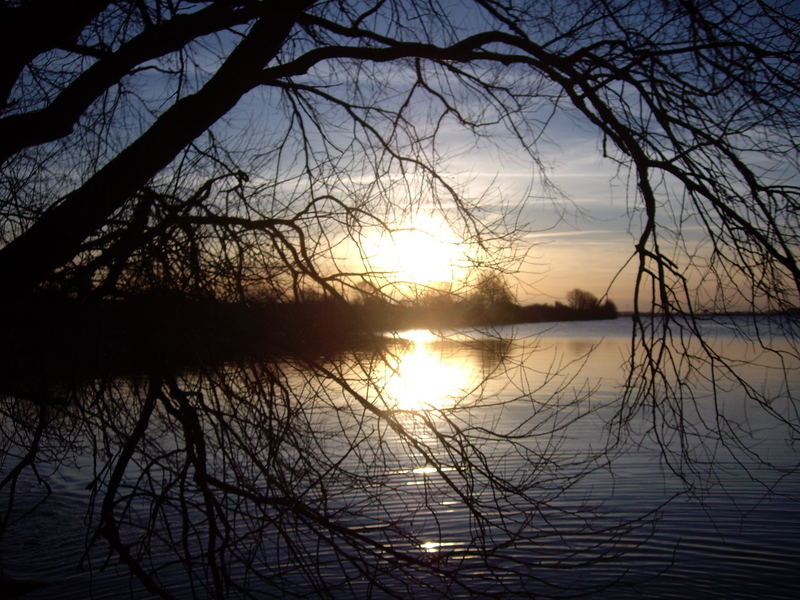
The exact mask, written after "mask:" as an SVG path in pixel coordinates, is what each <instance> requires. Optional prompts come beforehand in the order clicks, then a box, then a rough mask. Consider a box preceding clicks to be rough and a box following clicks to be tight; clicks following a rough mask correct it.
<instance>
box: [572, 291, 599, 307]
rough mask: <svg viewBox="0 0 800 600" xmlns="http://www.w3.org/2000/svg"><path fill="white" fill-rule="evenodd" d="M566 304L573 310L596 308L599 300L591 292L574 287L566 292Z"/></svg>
mask: <svg viewBox="0 0 800 600" xmlns="http://www.w3.org/2000/svg"><path fill="white" fill-rule="evenodd" d="M567 306H569V307H570V308H574V309H575V310H596V309H597V308H599V307H600V300H598V299H597V296H595V295H594V294H592V293H591V292H587V291H586V290H581V289H578V288H575V289H574V290H570V291H569V292H567Z"/></svg>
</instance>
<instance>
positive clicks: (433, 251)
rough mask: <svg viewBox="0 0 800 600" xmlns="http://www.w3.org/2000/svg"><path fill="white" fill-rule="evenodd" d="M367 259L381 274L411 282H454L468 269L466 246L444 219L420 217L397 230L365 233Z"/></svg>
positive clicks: (389, 278)
mask: <svg viewBox="0 0 800 600" xmlns="http://www.w3.org/2000/svg"><path fill="white" fill-rule="evenodd" d="M362 250H363V253H364V258H365V262H366V263H367V264H368V266H369V267H370V268H371V269H373V270H374V271H376V272H378V273H379V274H380V275H381V277H383V278H385V279H386V280H388V281H390V282H394V283H405V284H409V285H411V286H415V285H416V286H426V285H427V286H433V285H436V284H440V283H444V282H447V283H449V282H451V281H453V280H455V279H457V278H458V277H460V276H461V272H462V271H463V270H464V267H463V263H464V248H463V245H461V244H460V243H459V240H458V238H457V237H456V235H455V234H454V233H453V231H452V230H451V229H450V227H449V226H448V225H447V224H446V223H445V222H444V221H436V220H434V219H432V218H425V219H416V220H415V221H414V222H413V223H410V224H408V225H406V226H403V227H400V228H398V229H396V230H394V231H391V232H389V231H380V232H378V231H376V232H373V233H371V234H369V235H367V236H366V237H365V239H364V240H363V245H362Z"/></svg>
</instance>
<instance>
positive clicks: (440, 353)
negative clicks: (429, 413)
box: [381, 330, 479, 411]
mask: <svg viewBox="0 0 800 600" xmlns="http://www.w3.org/2000/svg"><path fill="white" fill-rule="evenodd" d="M402 339H403V340H405V341H406V342H407V344H406V345H405V346H402V347H400V348H399V349H398V350H397V352H396V354H395V357H394V360H392V361H390V364H389V365H388V366H387V369H386V372H385V376H384V378H383V381H382V382H381V384H382V392H383V395H384V398H385V400H386V402H387V403H389V404H390V406H391V407H392V408H395V409H398V410H406V411H420V410H430V409H442V408H447V407H449V406H452V405H453V404H454V403H455V402H457V401H458V399H459V398H461V397H463V396H464V395H465V394H467V393H468V392H469V390H470V389H471V388H472V387H474V385H475V383H476V381H477V379H478V376H479V375H478V372H479V366H478V365H476V364H474V362H475V361H474V358H472V357H470V356H469V355H468V354H466V353H463V352H461V353H457V352H449V353H448V352H447V351H446V349H445V348H443V347H436V345H435V342H436V341H437V340H439V338H438V337H437V336H436V335H434V334H432V333H431V332H429V331H424V330H415V331H411V332H406V333H404V334H403V336H402Z"/></svg>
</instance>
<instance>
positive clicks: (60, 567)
mask: <svg viewBox="0 0 800 600" xmlns="http://www.w3.org/2000/svg"><path fill="white" fill-rule="evenodd" d="M740 325H742V326H744V327H749V325H748V324H747V323H745V322H742V323H740ZM760 325H762V326H764V325H769V327H770V328H771V330H772V331H773V333H772V334H771V338H770V340H769V342H770V343H769V344H767V345H769V346H770V347H771V348H773V349H775V350H777V352H766V353H765V352H763V351H762V350H761V348H760V347H756V346H752V345H749V344H747V343H745V341H743V340H742V339H741V337H739V336H737V335H734V334H733V333H732V332H731V330H730V329H728V328H726V327H725V326H721V325H718V324H711V323H709V324H707V325H706V326H705V331H706V333H708V334H709V336H710V337H709V339H710V340H711V344H712V347H713V348H714V349H717V350H719V351H724V352H725V354H726V356H727V357H728V358H729V359H734V360H735V361H737V362H736V364H735V368H734V369H733V370H732V371H731V372H726V371H725V370H724V369H722V368H720V366H719V365H718V364H714V365H711V366H709V365H706V366H704V367H703V368H698V369H695V370H692V369H691V368H690V367H689V366H688V365H683V364H680V365H678V366H679V368H677V372H678V374H676V375H675V379H674V380H671V381H670V382H668V384H667V385H669V384H680V385H682V386H683V388H680V385H679V386H678V387H679V389H683V390H684V393H683V396H682V397H681V398H680V399H673V400H671V401H670V402H668V403H651V404H647V403H646V402H642V404H641V405H640V406H634V404H635V402H634V400H631V401H630V402H631V406H628V405H623V404H621V400H620V398H621V397H622V396H623V391H624V386H625V384H626V374H627V369H626V367H625V364H626V363H625V361H626V358H627V357H628V356H629V355H630V352H631V342H630V332H631V322H630V320H628V319H618V320H615V321H603V322H591V323H563V324H555V325H526V326H518V327H515V328H513V329H512V328H508V329H503V330H500V331H498V332H496V334H499V335H496V334H495V333H492V334H491V335H490V334H487V333H486V332H483V333H480V332H451V333H450V334H449V335H448V336H447V337H444V338H443V337H441V336H438V335H434V334H431V333H430V332H424V331H416V332H406V333H403V334H400V336H399V337H398V339H397V340H396V342H395V343H394V344H393V345H392V346H391V349H390V352H389V354H388V356H386V355H381V356H379V355H377V354H367V353H358V354H353V355H349V356H346V357H341V358H340V359H337V360H330V359H328V360H325V361H321V362H320V363H319V364H317V365H314V366H313V369H312V368H311V367H310V366H308V365H295V364H285V365H278V366H275V365H273V366H270V365H260V366H252V365H250V366H248V367H246V368H244V367H243V368H233V367H231V368H228V369H225V370H220V371H217V372H213V373H200V374H198V373H192V374H184V375H182V376H181V378H180V379H179V380H178V381H179V384H180V390H179V391H175V390H172V391H171V392H169V393H168V392H164V397H163V398H161V399H160V400H159V399H156V400H155V401H154V403H153V406H154V407H155V408H152V414H151V413H147V414H148V415H149V417H148V418H149V420H148V421H147V425H146V428H143V431H144V433H143V435H142V436H140V437H139V438H137V439H136V440H134V441H135V442H136V443H135V444H133V443H131V444H129V446H130V447H128V448H127V451H128V454H126V444H128V442H129V441H130V440H132V439H133V438H134V437H135V434H134V432H135V431H137V423H141V422H143V420H142V418H141V415H142V414H145V413H146V407H147V399H146V396H147V391H146V388H147V383H146V382H93V384H91V385H89V386H86V387H85V388H84V389H82V390H80V395H79V398H77V399H72V400H71V402H69V403H67V405H66V406H64V407H62V408H60V409H59V410H53V411H52V412H53V413H55V414H50V415H48V420H47V426H46V427H44V428H43V430H42V432H43V433H42V435H41V436H40V437H39V442H38V446H37V448H38V453H37V465H38V467H37V471H36V472H34V471H33V470H32V469H31V468H30V467H28V468H26V469H24V470H23V471H22V473H21V475H20V477H19V478H18V480H17V483H16V486H15V487H14V488H13V492H14V496H13V500H14V501H13V504H12V503H11V502H10V498H11V496H10V491H11V485H10V484H8V483H7V484H6V486H5V487H4V488H3V490H2V492H3V495H2V500H1V501H2V503H3V505H2V507H0V508H2V513H3V516H4V519H6V523H7V525H6V527H5V530H4V531H3V534H2V537H0V565H2V576H3V577H4V578H6V579H13V580H17V581H25V582H29V583H35V584H41V585H40V586H39V587H35V588H34V589H33V590H32V591H29V592H28V593H26V595H24V596H23V597H26V598H27V597H29V598H49V597H85V596H88V595H89V594H91V597H96V598H105V597H120V596H122V597H128V596H131V597H150V596H151V595H152V594H151V591H152V590H150V591H148V590H147V589H145V585H144V584H142V581H141V578H139V579H137V578H133V577H131V575H130V571H131V569H129V568H128V567H127V566H124V565H120V562H127V563H128V564H133V565H134V570H136V569H137V568H138V569H141V571H142V572H144V573H146V576H145V580H147V581H149V582H150V583H151V584H152V585H154V586H156V587H158V589H159V590H160V591H161V592H162V593H164V594H165V595H167V594H168V595H171V596H174V597H215V596H218V595H219V594H220V591H221V590H222V591H223V592H224V594H225V595H228V596H231V597H237V596H240V595H247V594H248V593H252V594H253V595H254V596H256V597H273V596H274V597H359V598H360V597H370V596H372V597H376V598H382V597H391V596H395V595H405V596H408V597H415V598H425V597H431V598H434V597H470V596H483V595H492V594H497V593H503V594H504V595H508V596H510V597H513V596H515V595H518V596H520V597H528V596H529V595H530V594H536V595H539V594H541V595H546V596H556V597H569V596H573V595H575V594H584V595H588V596H590V597H608V598H620V597H623V598H627V597H631V598H634V597H636V598H638V597H648V598H672V597H675V598H685V597H719V598H751V597H756V596H758V597H772V598H795V597H797V596H798V594H800V503H798V500H800V473H798V470H797V468H798V464H800V462H799V461H798V459H800V451H798V448H797V444H796V442H797V437H798V434H797V427H798V416H797V414H796V413H795V412H794V411H795V407H796V404H795V403H794V402H793V400H792V394H793V393H797V391H798V390H800V373H798V366H800V365H798V364H796V361H795V360H794V359H792V358H791V356H790V355H788V354H781V352H780V351H781V350H788V349H789V348H790V347H789V345H788V342H787V341H786V338H785V337H784V335H783V333H782V332H781V329H780V323H779V322H778V321H777V320H773V321H769V320H762V322H761V323H760ZM682 350H683V352H684V354H686V355H688V354H691V353H692V352H695V351H697V347H696V345H695V342H694V341H693V340H691V339H688V340H685V346H684V347H683V349H682ZM678 362H679V363H680V362H682V361H681V360H680V359H679V360H678ZM736 377H743V378H746V380H747V381H748V382H750V383H751V384H752V386H753V388H752V389H751V390H750V393H751V394H753V395H758V397H759V398H762V399H763V401H764V404H763V405H758V404H757V402H756V401H755V400H753V399H751V398H748V397H747V393H746V390H744V391H743V390H742V388H741V387H740V386H738V385H737V384H736ZM712 379H713V381H714V382H715V383H716V393H715V394H714V393H712V391H711V390H712V386H711V385H710V384H709V382H710V381H711V380H712ZM265 382H266V383H265ZM634 383H636V382H634ZM165 386H166V384H165ZM178 392H181V393H178ZM170 394H171V395H170ZM655 396H656V397H658V394H656V395H655ZM664 396H665V397H667V394H666V393H665V395H664ZM153 398H156V396H153ZM167 398H169V400H168V399H167ZM161 407H163V410H162V409H161ZM3 410H4V416H3V426H2V431H3V443H4V446H3V450H4V453H5V460H4V461H3V463H2V471H1V472H0V474H1V475H2V477H6V476H7V475H8V474H9V473H10V472H11V469H13V467H14V465H15V464H17V463H18V461H19V459H20V457H22V456H24V455H25V453H26V451H27V449H29V448H30V447H31V445H32V440H35V439H36V432H37V422H38V421H37V420H36V419H37V409H36V408H35V407H34V406H33V405H28V404H26V403H25V402H19V401H12V400H6V401H4V404H3ZM193 428H195V429H193ZM200 439H202V440H203V441H202V444H200V443H198V441H197V440H200ZM123 456H127V457H128V459H129V460H128V462H126V463H124V464H123V466H122V467H117V465H119V464H120V462H121V460H120V457H123ZM197 456H203V457H205V460H204V461H201V462H202V464H201V462H198V461H197V459H196V457H197ZM115 469H116V470H115ZM37 474H38V476H40V479H37ZM115 477H116V479H115ZM115 482H116V483H115ZM47 486H49V488H50V493H49V494H48V493H46V488H47ZM109 490H111V493H109ZM112 500H113V502H112ZM109 515H113V518H112V522H114V523H116V524H117V525H118V526H117V530H116V531H117V535H118V536H119V538H120V539H121V540H122V542H123V543H124V545H125V548H127V550H126V552H129V556H128V557H127V558H126V559H125V560H123V561H121V560H120V552H119V550H118V549H111V550H110V549H109V547H110V546H113V543H110V542H109V538H108V537H104V536H94V534H93V532H94V531H96V530H97V527H98V525H99V524H101V523H103V522H104V521H103V519H104V518H111V517H109ZM87 548H88V549H87ZM209 557H212V558H210V559H209ZM231 582H233V583H232V584H231Z"/></svg>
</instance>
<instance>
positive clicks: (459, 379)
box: [376, 329, 483, 554]
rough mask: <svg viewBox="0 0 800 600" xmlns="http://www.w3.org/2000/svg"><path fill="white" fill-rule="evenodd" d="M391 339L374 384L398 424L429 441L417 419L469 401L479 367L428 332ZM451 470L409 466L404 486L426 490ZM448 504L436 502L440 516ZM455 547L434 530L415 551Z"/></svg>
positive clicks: (433, 551) (459, 348)
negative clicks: (392, 347) (439, 474)
mask: <svg viewBox="0 0 800 600" xmlns="http://www.w3.org/2000/svg"><path fill="white" fill-rule="evenodd" d="M397 338H398V344H397V349H396V351H395V352H394V353H393V356H392V358H390V360H389V361H388V364H387V365H386V369H385V371H384V372H383V377H382V378H380V379H379V381H377V382H376V383H377V385H378V386H379V387H380V389H382V395H383V398H384V401H385V402H386V403H387V405H388V406H389V407H390V408H392V409H393V410H396V411H399V413H401V414H399V415H398V416H399V417H400V419H401V421H402V422H403V423H404V425H405V426H407V427H409V429H411V430H413V431H415V432H416V433H417V434H418V435H420V436H421V437H429V436H430V435H431V434H430V431H429V430H428V428H427V427H426V426H424V425H422V419H421V417H423V418H425V417H428V418H432V419H434V420H435V419H436V413H438V411H442V410H444V411H446V410H448V409H451V408H453V407H454V406H455V405H456V404H457V403H458V402H459V401H460V400H461V399H463V398H465V397H469V396H470V394H471V393H472V392H473V391H474V390H475V387H476V386H477V385H478V384H479V383H480V381H481V380H482V378H483V369H482V365H481V362H480V359H479V357H477V356H476V355H475V354H474V353H473V352H470V351H467V350H466V349H465V348H464V346H463V345H460V344H458V343H454V342H453V341H452V340H448V339H447V338H443V337H441V336H438V335H436V334H434V333H432V332H430V331H428V330H422V329H418V330H412V331H405V332H402V333H399V334H398V335H397ZM451 469H452V467H443V466H442V465H439V466H438V467H436V466H433V465H431V464H427V463H426V464H418V465H416V466H412V467H411V468H410V469H409V470H408V472H407V473H408V475H409V480H408V481H406V485H409V486H422V487H425V488H426V487H427V485H428V484H429V482H430V479H431V478H436V477H437V472H438V471H439V470H444V471H450V470H451ZM412 493H414V492H412ZM452 503H453V501H447V500H442V501H441V504H440V507H439V512H440V516H441V514H443V513H444V512H451V509H450V507H449V506H448V505H449V504H452ZM461 545H462V543H461V542H453V541H447V540H445V539H442V533H441V532H439V533H438V535H436V536H433V538H431V537H428V536H423V537H422V539H420V540H419V544H418V549H419V551H420V552H423V553H425V554H438V553H443V552H452V551H455V550H456V549H457V547H460V546H461Z"/></svg>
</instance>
